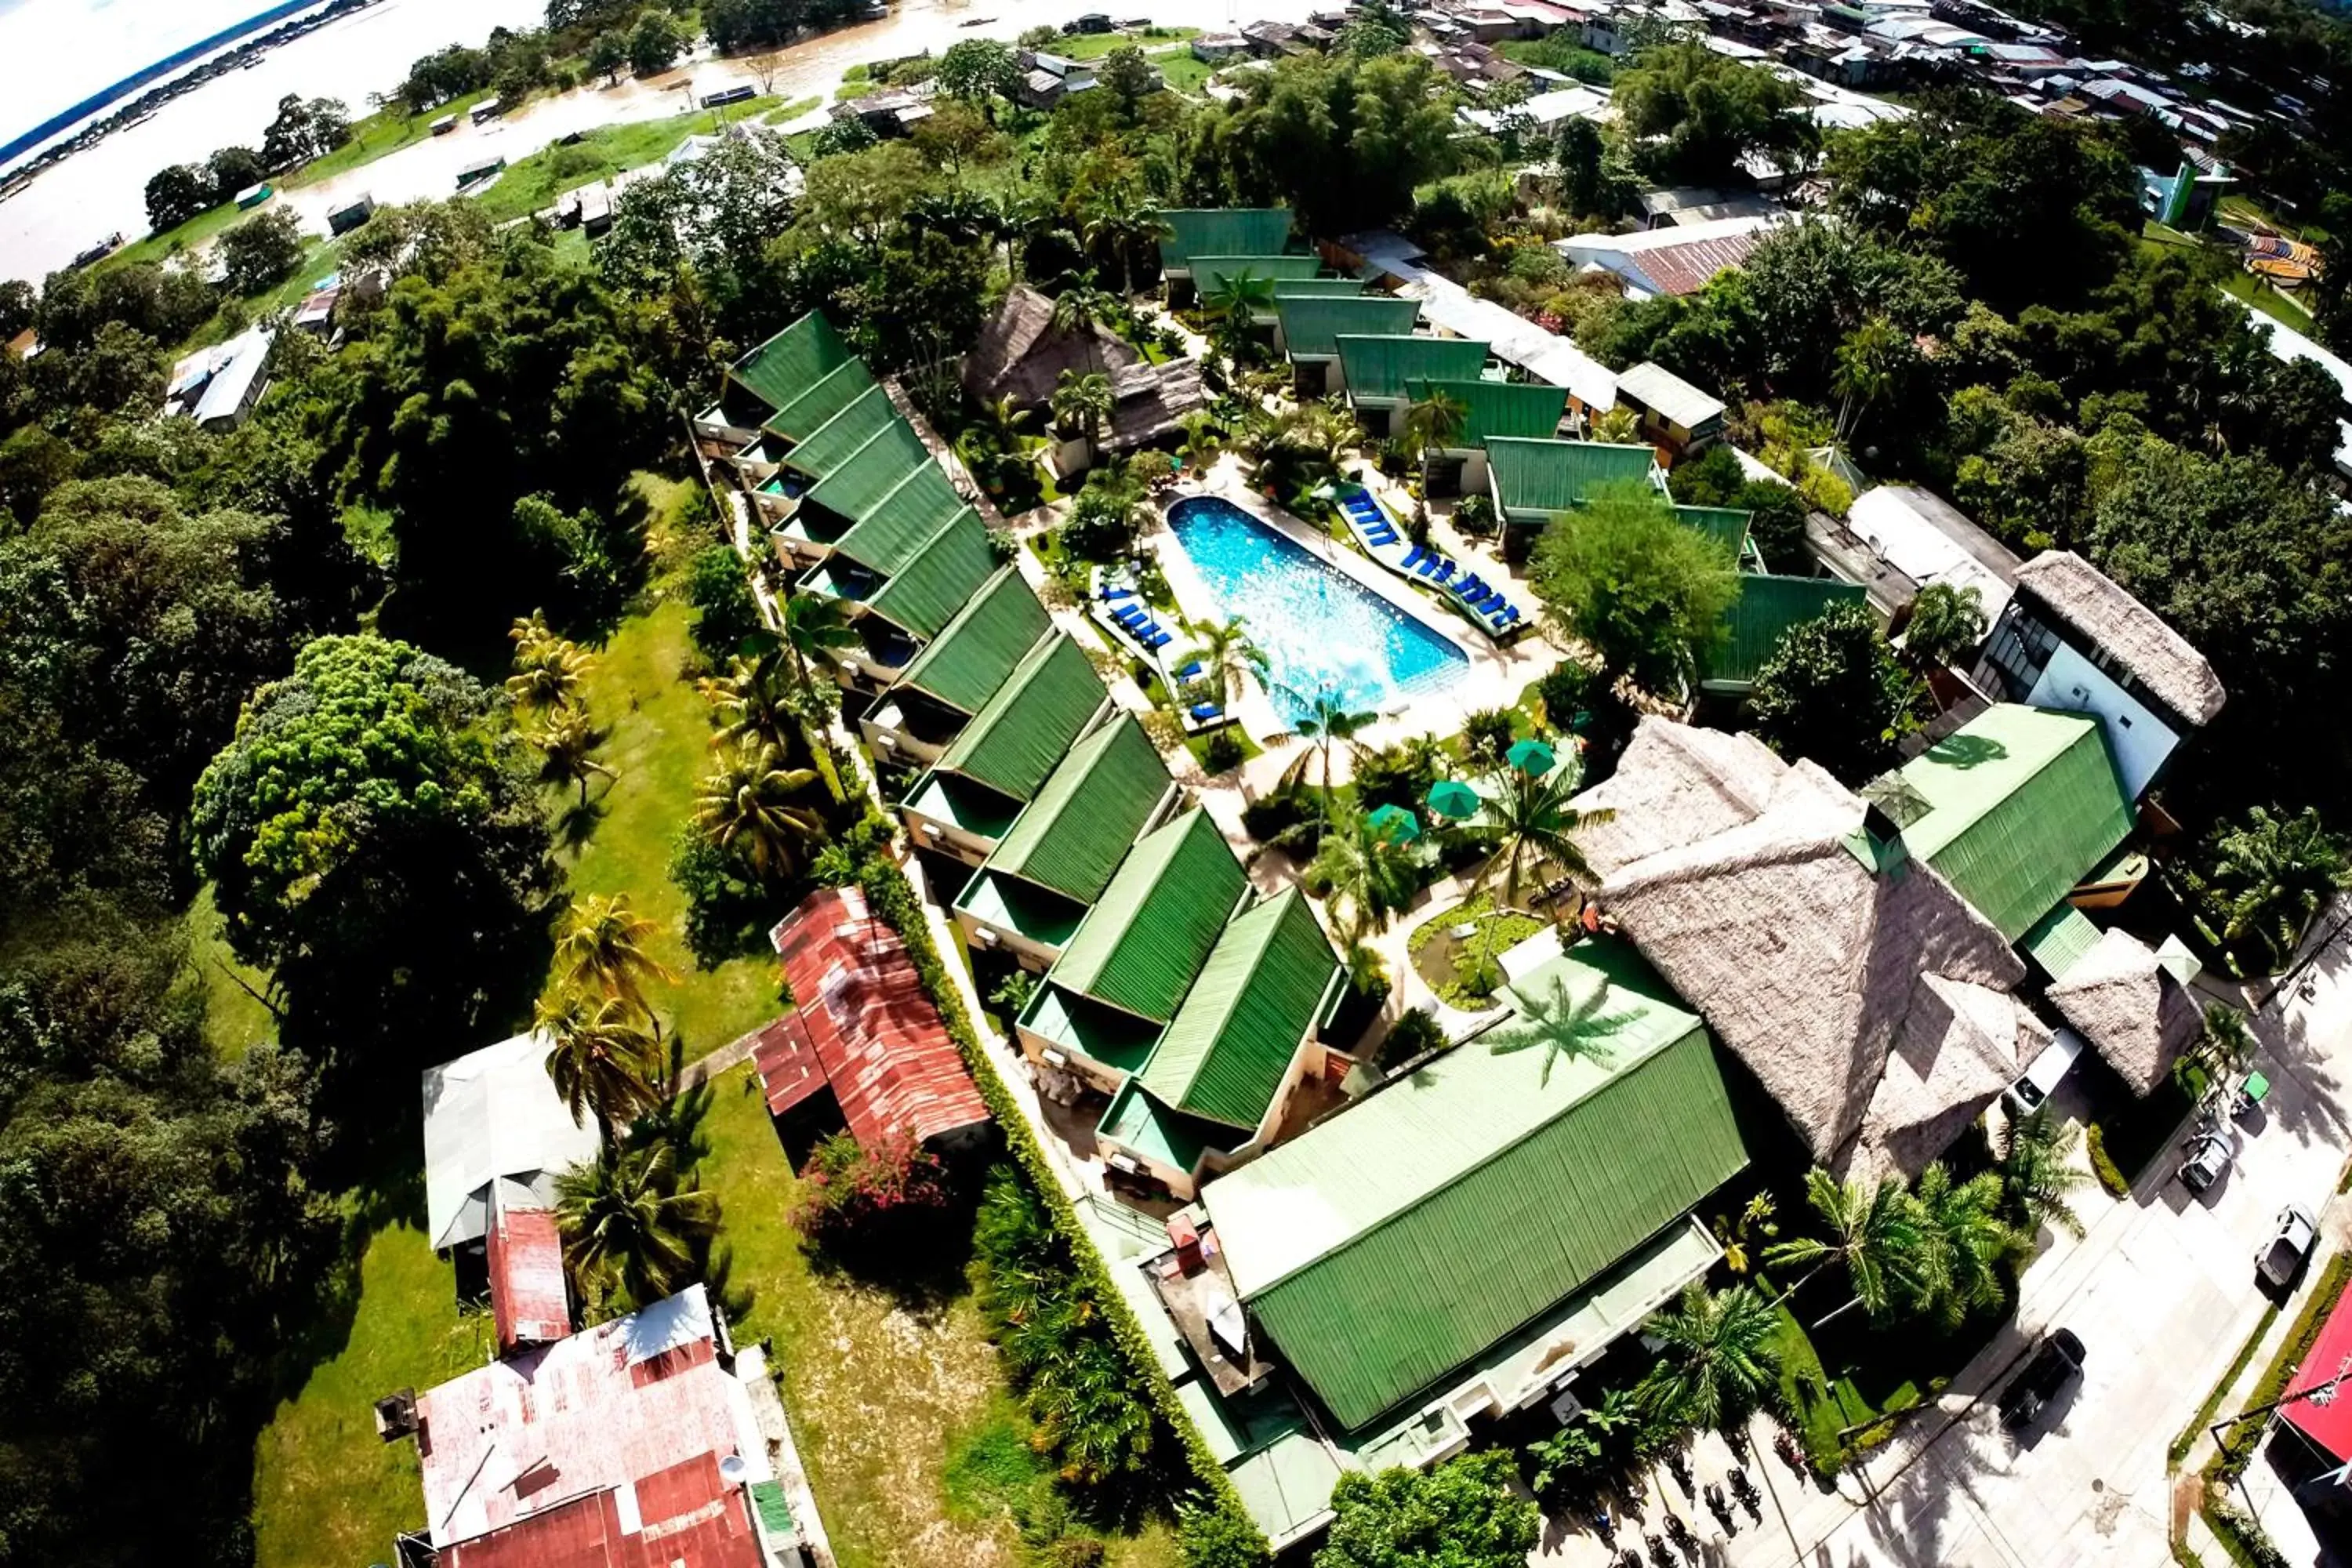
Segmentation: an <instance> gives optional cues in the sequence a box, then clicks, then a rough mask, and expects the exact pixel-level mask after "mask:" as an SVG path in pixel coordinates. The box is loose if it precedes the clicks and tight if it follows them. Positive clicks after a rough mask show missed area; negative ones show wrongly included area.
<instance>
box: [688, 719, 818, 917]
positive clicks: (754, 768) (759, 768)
mask: <svg viewBox="0 0 2352 1568" xmlns="http://www.w3.org/2000/svg"><path fill="white" fill-rule="evenodd" d="M816 778H817V775H816V773H815V770H814V769H812V768H795V767H791V766H788V765H786V763H785V760H784V753H783V752H782V749H780V748H779V747H777V746H775V745H773V744H771V743H770V742H765V741H761V740H757V739H754V738H752V737H750V736H746V737H745V738H743V739H742V740H740V741H738V742H735V743H734V744H733V745H732V746H730V747H729V748H727V749H726V750H725V751H724V752H721V753H720V756H719V766H718V767H717V768H716V769H715V770H713V771H712V773H710V775H709V777H707V778H705V779H704V780H703V781H702V790H701V793H700V794H698V795H696V796H695V799H694V816H695V820H696V821H697V822H698V823H700V824H701V825H702V830H703V832H704V833H706V834H708V835H709V837H710V841H711V842H712V843H713V844H716V845H717V846H718V847H719V848H721V849H726V850H730V851H732V852H733V853H735V854H737V855H740V857H742V859H743V862H744V864H746V865H747V866H749V867H750V868H751V871H752V873H753V875H754V876H756V877H757V878H758V879H760V880H761V881H762V882H772V881H774V880H775V879H777V878H778V877H780V876H782V874H784V873H785V872H787V871H789V870H790V869H791V868H793V867H794V866H796V865H798V864H799V862H800V858H801V850H802V847H803V845H804V844H806V843H808V842H810V841H812V840H820V839H822V838H824V818H823V817H822V816H818V815H817V814H816V813H815V812H814V811H812V810H810V809H809V808H808V807H807V806H804V805H799V804H797V803H796V802H795V801H794V800H793V796H794V795H798V794H800V792H801V791H803V790H804V789H806V788H808V786H809V785H811V784H814V783H816Z"/></svg>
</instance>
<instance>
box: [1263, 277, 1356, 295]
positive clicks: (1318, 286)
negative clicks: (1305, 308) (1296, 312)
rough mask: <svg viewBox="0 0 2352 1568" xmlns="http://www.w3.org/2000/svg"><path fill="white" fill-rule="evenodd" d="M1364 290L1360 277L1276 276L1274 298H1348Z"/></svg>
mask: <svg viewBox="0 0 2352 1568" xmlns="http://www.w3.org/2000/svg"><path fill="white" fill-rule="evenodd" d="M1363 291H1364V283H1363V279H1360V278H1277V279H1275V283H1274V297H1275V298H1276V300H1334V299H1337V300H1348V299H1353V298H1354V297H1355V296H1356V295H1358V294H1360V293H1362V292H1363Z"/></svg>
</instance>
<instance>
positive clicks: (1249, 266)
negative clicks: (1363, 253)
mask: <svg viewBox="0 0 2352 1568" xmlns="http://www.w3.org/2000/svg"><path fill="white" fill-rule="evenodd" d="M1322 270H1323V258H1321V257H1319V256H1313V255H1302V256H1272V255H1269V256H1195V257H1194V258H1192V286H1193V287H1194V288H1196V289H1200V291H1201V292H1202V293H1203V294H1214V293H1216V292H1217V291H1218V290H1219V289H1223V287H1224V286H1225V279H1228V278H1239V277H1241V276H1242V275H1243V274H1244V273H1247V274H1248V275H1249V276H1251V277H1252V278H1256V279H1263V280H1264V281H1265V282H1268V283H1273V282H1278V281H1295V280H1297V279H1306V278H1312V277H1315V276H1316V275H1317V274H1318V273H1320V272H1321V271H1322ZM1349 282H1351V283H1352V282H1354V279H1349ZM1355 287H1356V288H1357V289H1359V290H1360V289H1362V288H1363V285H1362V284H1360V283H1356V284H1355Z"/></svg>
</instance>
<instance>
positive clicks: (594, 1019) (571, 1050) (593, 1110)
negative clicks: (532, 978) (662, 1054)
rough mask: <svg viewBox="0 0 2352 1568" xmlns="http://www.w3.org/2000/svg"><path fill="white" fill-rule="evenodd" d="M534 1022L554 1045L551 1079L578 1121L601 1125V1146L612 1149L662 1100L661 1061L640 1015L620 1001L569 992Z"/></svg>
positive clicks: (545, 1004)
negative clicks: (620, 1132)
mask: <svg viewBox="0 0 2352 1568" xmlns="http://www.w3.org/2000/svg"><path fill="white" fill-rule="evenodd" d="M534 1021H535V1023H536V1024H537V1026H538V1027H539V1029H540V1030H541V1032H542V1033H544V1034H545V1035H546V1036H547V1037H548V1039H549V1041H550V1042H551V1043H550V1045H549V1047H548V1051H547V1076H548V1077H549V1078H551V1079H553V1080H554V1081H555V1092H556V1093H557V1094H559V1095H561V1096H562V1098H563V1103H564V1104H565V1105H567V1106H569V1107H571V1109H572V1120H573V1121H578V1120H579V1119H580V1118H581V1117H582V1116H583V1115H587V1116H592V1117H593V1118H594V1119H595V1122H596V1135H597V1138H598V1140H599V1141H600V1142H603V1144H604V1147H605V1148H606V1149H608V1150H609V1149H611V1148H612V1147H613V1145H614V1130H615V1129H616V1128H618V1127H619V1126H621V1125H622V1124H623V1123H624V1122H627V1121H634V1120H635V1118H636V1116H637V1113H638V1112H639V1111H642V1110H646V1109H647V1108H648V1107H650V1106H651V1105H652V1104H653V1103H654V1102H655V1100H656V1099H657V1098H658V1097H657V1096H656V1093H655V1092H654V1087H653V1082H654V1078H655V1075H656V1073H657V1072H658V1071H659V1070H660V1059H659V1057H658V1056H657V1054H656V1051H655V1048H654V1040H653V1037H652V1036H651V1035H648V1034H647V1033H646V1029H645V1025H644V1023H643V1022H642V1021H641V1020H640V1018H639V1016H638V1014H637V1010H636V1009H635V1007H632V1006H631V1005H629V1004H628V1003H626V1002H625V1001H623V1000H622V999H621V998H620V997H618V996H604V995H589V994H583V993H582V992H579V991H573V990H568V989H567V990H563V991H559V992H557V993H556V994H554V995H553V996H551V997H548V998H547V999H546V1000H544V1001H542V1002H541V1003H540V1005H539V1008H538V1013H537V1016H536V1018H535V1020H534Z"/></svg>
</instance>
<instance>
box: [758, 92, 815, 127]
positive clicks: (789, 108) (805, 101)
mask: <svg viewBox="0 0 2352 1568" xmlns="http://www.w3.org/2000/svg"><path fill="white" fill-rule="evenodd" d="M823 104H824V100H823V99H821V98H796V99H794V100H792V101H791V102H790V103H786V104H781V105H779V106H778V107H776V108H774V109H772V110H768V112H767V113H765V114H762V115H761V116H760V123H761V124H762V125H784V124H789V123H790V122H791V121H795V120H798V119H799V118H800V117H801V116H802V115H803V114H806V113H807V112H808V111H809V110H812V109H816V108H819V107H821V106H822V105H823Z"/></svg>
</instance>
